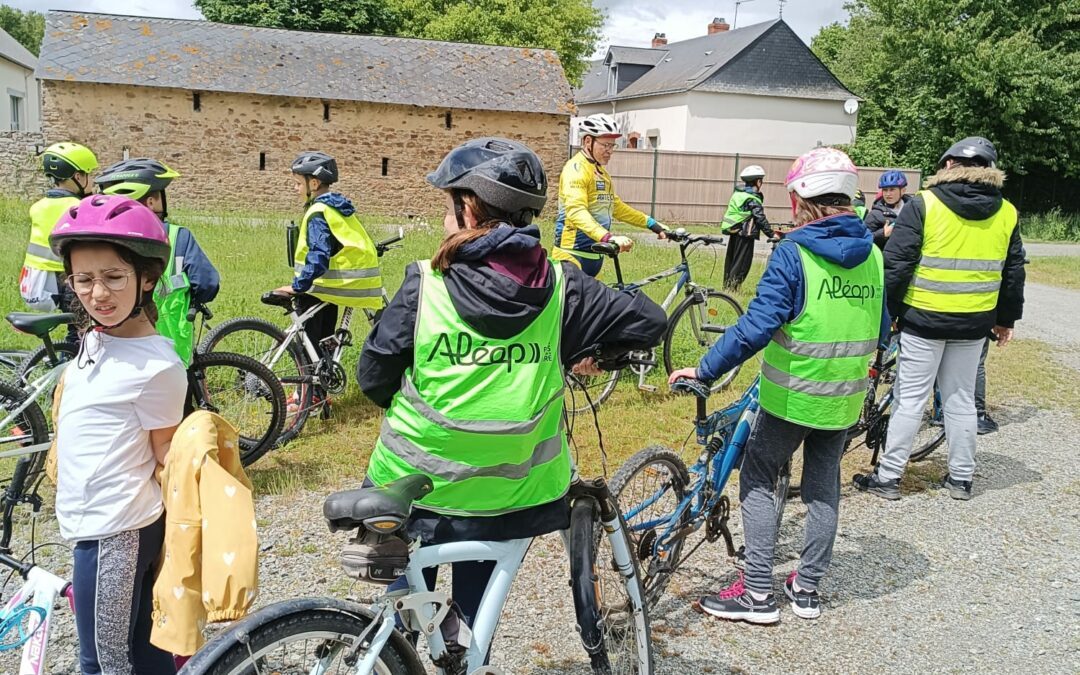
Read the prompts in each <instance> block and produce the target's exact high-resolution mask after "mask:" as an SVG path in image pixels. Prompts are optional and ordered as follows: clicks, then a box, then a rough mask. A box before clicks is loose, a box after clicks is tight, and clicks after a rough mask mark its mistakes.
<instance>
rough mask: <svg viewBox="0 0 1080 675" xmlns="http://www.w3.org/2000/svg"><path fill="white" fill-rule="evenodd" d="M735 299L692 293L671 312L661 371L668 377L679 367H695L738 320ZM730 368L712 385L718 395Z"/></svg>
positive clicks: (712, 293) (713, 293) (735, 372)
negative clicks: (665, 372)
mask: <svg viewBox="0 0 1080 675" xmlns="http://www.w3.org/2000/svg"><path fill="white" fill-rule="evenodd" d="M742 313H743V310H742V307H740V306H739V303H738V302H737V301H736V300H735V298H733V297H731V296H730V295H728V294H726V293H721V292H720V291H714V290H712V289H711V288H699V289H695V291H694V292H693V293H691V294H690V295H688V296H687V297H686V299H685V300H683V301H682V302H681V303H679V306H678V307H676V308H675V311H674V312H672V314H671V318H670V319H669V320H668V330H667V334H666V335H665V336H664V368H666V369H667V372H668V373H669V374H670V373H672V372H673V371H675V370H676V369H677V368H680V367H682V366H691V365H697V364H698V363H699V362H700V361H701V357H703V356H705V354H706V353H708V351H709V348H711V347H712V346H713V343H715V342H716V341H717V340H718V339H720V336H721V335H723V334H724V332H725V331H727V329H728V328H730V327H731V326H733V325H735V322H736V321H738V320H739V317H740V316H742ZM738 374H739V368H737V367H736V368H734V369H733V370H731V371H730V372H727V373H725V374H724V376H723V377H721V378H720V379H718V380H716V381H715V382H713V384H712V390H713V391H720V390H721V389H723V388H724V387H726V386H728V385H729V384H731V381H732V380H734V379H735V376H736V375H738Z"/></svg>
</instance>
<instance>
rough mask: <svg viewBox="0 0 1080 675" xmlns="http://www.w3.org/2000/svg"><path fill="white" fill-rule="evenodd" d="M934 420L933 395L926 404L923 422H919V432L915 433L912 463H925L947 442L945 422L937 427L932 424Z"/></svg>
mask: <svg viewBox="0 0 1080 675" xmlns="http://www.w3.org/2000/svg"><path fill="white" fill-rule="evenodd" d="M933 418H934V396H933V395H931V396H930V400H929V401H928V402H927V404H926V409H925V410H924V411H923V416H922V420H921V421H920V422H919V430H918V431H916V432H915V440H914V442H913V443H912V451H911V459H910V461H912V462H921V461H923V460H924V459H926V458H927V457H929V456H930V453H932V452H933V451H934V450H937V448H938V446H939V445H941V444H942V443H943V442H944V441H945V423H944V421H941V422H939V423H938V424H937V425H935V424H933V423H932V422H933Z"/></svg>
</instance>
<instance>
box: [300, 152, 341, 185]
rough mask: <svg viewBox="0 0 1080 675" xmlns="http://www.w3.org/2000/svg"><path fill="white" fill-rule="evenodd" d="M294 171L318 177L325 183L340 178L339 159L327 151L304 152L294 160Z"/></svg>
mask: <svg viewBox="0 0 1080 675" xmlns="http://www.w3.org/2000/svg"><path fill="white" fill-rule="evenodd" d="M292 172H293V173H297V174H300V175H301V176H311V177H312V178H318V179H319V182H320V183H322V184H323V185H330V184H331V183H336V182H337V180H338V170H337V161H335V160H334V158H333V157H331V156H330V155H328V154H326V153H325V152H302V153H300V156H299V157H297V158H296V159H295V160H293V163H292Z"/></svg>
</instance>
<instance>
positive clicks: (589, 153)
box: [581, 136, 596, 164]
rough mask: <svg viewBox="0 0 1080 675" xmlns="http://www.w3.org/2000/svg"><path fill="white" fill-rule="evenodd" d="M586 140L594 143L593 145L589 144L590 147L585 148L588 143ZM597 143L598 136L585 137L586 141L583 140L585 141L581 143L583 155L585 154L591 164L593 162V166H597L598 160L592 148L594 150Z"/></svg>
mask: <svg viewBox="0 0 1080 675" xmlns="http://www.w3.org/2000/svg"><path fill="white" fill-rule="evenodd" d="M586 140H589V141H592V143H589V147H588V148H586V147H585V141H586ZM595 143H596V136H586V137H585V138H584V139H583V140H582V141H581V151H582V152H583V153H585V159H587V160H589V161H590V162H592V163H593V164H595V163H596V159H595V158H594V157H593V154H592V148H593V145H594V144H595Z"/></svg>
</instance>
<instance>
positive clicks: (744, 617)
mask: <svg viewBox="0 0 1080 675" xmlns="http://www.w3.org/2000/svg"><path fill="white" fill-rule="evenodd" d="M697 608H698V611H700V612H702V613H704V614H708V615H709V616H715V617H716V618H718V619H724V620H726V621H745V622H746V623H753V624H758V625H768V624H773V623H780V610H779V609H777V610H776V611H775V612H769V613H768V614H766V613H764V612H757V613H751V614H747V613H743V612H738V613H735V612H718V611H716V610H714V609H709V608H708V607H706V606H705V605H702V604H701V603H698V607H697Z"/></svg>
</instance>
